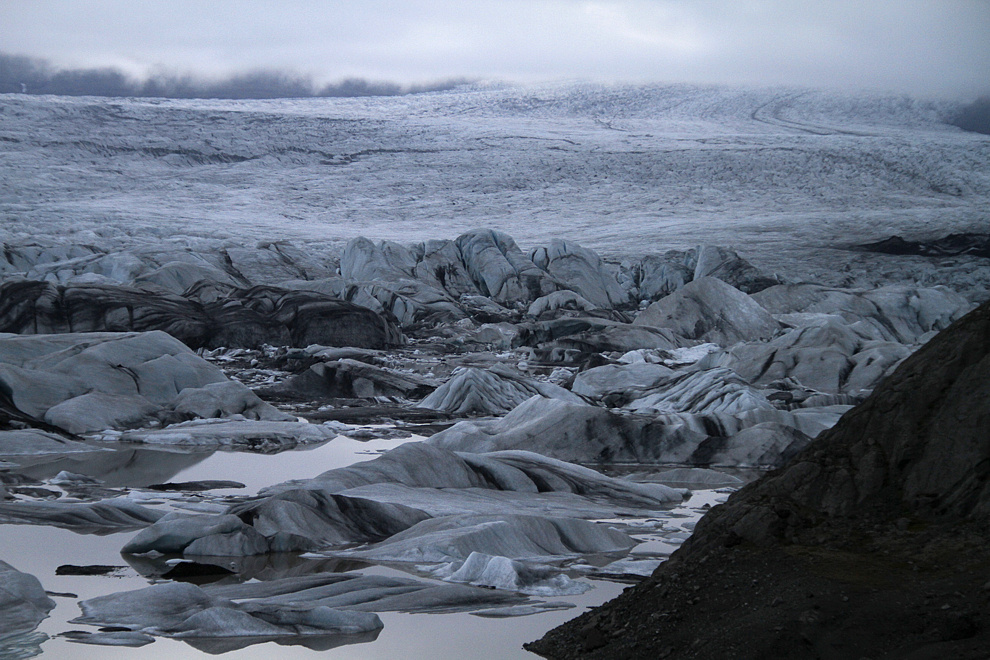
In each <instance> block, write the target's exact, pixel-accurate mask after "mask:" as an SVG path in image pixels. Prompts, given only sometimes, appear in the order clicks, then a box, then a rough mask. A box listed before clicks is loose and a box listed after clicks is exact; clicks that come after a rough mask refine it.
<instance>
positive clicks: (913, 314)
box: [753, 283, 973, 344]
mask: <svg viewBox="0 0 990 660" xmlns="http://www.w3.org/2000/svg"><path fill="white" fill-rule="evenodd" d="M753 298H754V299H755V300H756V302H758V303H759V304H760V305H761V306H763V307H764V308H765V309H766V310H767V311H769V312H770V313H771V314H794V313H816V314H836V315H838V316H841V317H842V319H843V320H844V321H845V322H846V323H847V324H855V323H862V324H864V325H866V326H869V327H870V328H871V329H872V330H873V331H875V332H876V333H877V334H876V335H875V337H874V338H875V339H884V340H887V341H896V342H900V343H906V344H910V343H914V342H916V341H918V340H919V339H921V338H922V337H923V336H924V335H926V334H927V333H930V332H937V331H939V330H943V329H945V328H947V327H948V326H949V324H950V323H952V322H953V321H954V320H956V319H958V318H959V317H961V316H962V315H963V314H965V313H966V312H968V311H969V310H970V309H972V307H973V306H972V305H971V304H970V303H969V302H968V301H967V300H966V299H965V298H963V297H962V296H960V295H959V294H957V293H954V292H953V291H950V290H949V289H946V288H945V287H934V288H922V287H913V286H885V287H880V288H877V289H869V290H862V289H836V288H833V287H826V286H821V285H818V284H808V283H802V284H781V285H779V286H774V287H770V288H768V289H764V290H763V291H760V292H759V293H756V294H754V295H753Z"/></svg>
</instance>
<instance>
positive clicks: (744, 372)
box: [699, 314, 911, 394]
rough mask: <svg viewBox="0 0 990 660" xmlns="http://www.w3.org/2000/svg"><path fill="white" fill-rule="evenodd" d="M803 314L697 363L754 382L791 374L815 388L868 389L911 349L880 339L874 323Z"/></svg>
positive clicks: (855, 391)
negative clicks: (765, 336)
mask: <svg viewBox="0 0 990 660" xmlns="http://www.w3.org/2000/svg"><path fill="white" fill-rule="evenodd" d="M783 316H786V315H783ZM793 316H794V315H791V318H789V319H788V320H790V321H793ZM806 316H807V317H811V318H804V319H801V321H802V322H803V323H806V325H802V326H801V327H797V328H794V329H792V330H790V331H788V332H786V333H784V334H782V335H780V336H779V337H775V338H774V339H772V340H770V341H768V342H745V343H740V344H736V345H735V346H732V347H730V348H728V349H726V350H725V351H721V352H713V353H710V354H709V355H707V356H706V357H705V358H703V359H702V360H701V361H700V362H699V367H704V368H713V367H728V368H729V369H732V370H733V371H735V372H736V373H738V374H739V375H740V376H741V377H742V378H744V379H745V380H746V381H748V382H750V383H753V384H770V383H773V382H775V381H783V380H785V379H789V380H790V381H791V382H794V383H798V384H800V385H801V386H803V387H807V388H811V389H812V390H815V391H817V392H825V393H830V394H839V393H853V394H859V393H864V392H866V393H868V392H869V391H870V390H872V389H873V388H874V387H875V386H876V384H877V383H878V382H880V380H881V379H882V378H883V377H884V376H885V375H886V374H888V373H890V371H891V370H892V369H893V368H894V367H895V366H897V364H899V363H900V361H901V360H903V359H904V358H905V357H907V356H908V355H910V353H911V349H910V348H909V347H908V346H906V345H904V344H901V343H898V342H893V341H885V340H883V339H880V338H879V337H880V335H881V333H880V332H879V331H877V330H876V328H875V327H874V326H871V325H866V324H864V323H854V324H848V323H845V322H844V321H843V320H842V318H841V317H839V316H837V315H831V314H817V315H816V314H807V315H806Z"/></svg>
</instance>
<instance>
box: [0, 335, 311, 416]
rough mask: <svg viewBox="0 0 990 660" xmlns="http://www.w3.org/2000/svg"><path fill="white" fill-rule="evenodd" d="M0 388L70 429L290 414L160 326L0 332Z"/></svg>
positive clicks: (21, 405)
mask: <svg viewBox="0 0 990 660" xmlns="http://www.w3.org/2000/svg"><path fill="white" fill-rule="evenodd" d="M0 388H2V391H3V392H4V393H5V395H6V397H8V398H9V400H10V403H11V404H12V405H13V406H14V407H16V409H17V410H18V411H19V412H21V413H23V414H24V415H25V416H27V417H29V418H31V419H34V420H38V421H42V422H45V423H47V424H49V425H51V426H54V427H57V428H60V429H62V430H64V431H67V432H69V433H75V434H79V433H85V432H89V431H101V430H104V429H121V428H130V427H135V426H142V425H145V424H147V423H148V422H150V421H156V422H159V421H177V420H182V419H190V418H192V417H197V416H199V417H224V416H227V417H229V416H233V415H239V416H241V417H242V418H243V417H247V418H252V419H259V420H287V419H293V418H292V417H291V416H288V415H286V414H284V413H281V412H279V411H278V410H276V409H275V408H273V407H272V406H270V405H269V404H267V403H264V402H263V401H261V399H259V398H258V397H257V395H255V394H254V393H253V392H251V390H249V389H248V388H247V387H245V386H244V385H242V384H240V383H237V382H234V381H230V380H228V379H227V377H226V376H225V375H224V374H223V372H222V371H220V369H219V368H217V367H215V366H214V365H212V364H210V363H209V362H206V361H205V360H203V359H202V358H200V357H198V356H197V355H196V354H195V353H193V352H192V351H191V350H190V349H189V348H188V347H187V346H185V345H184V344H182V342H180V341H178V340H177V339H175V338H173V337H171V336H170V335H168V334H166V333H164V332H158V331H155V332H147V333H68V334H60V335H0Z"/></svg>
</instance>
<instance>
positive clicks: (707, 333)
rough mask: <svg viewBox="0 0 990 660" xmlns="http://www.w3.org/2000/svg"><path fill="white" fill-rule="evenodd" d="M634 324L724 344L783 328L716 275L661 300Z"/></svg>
mask: <svg viewBox="0 0 990 660" xmlns="http://www.w3.org/2000/svg"><path fill="white" fill-rule="evenodd" d="M634 324H635V325H645V326H653V327H657V328H667V329H669V330H671V331H673V332H674V333H676V334H678V335H680V336H682V337H686V338H688V339H698V340H701V341H706V342H714V343H716V344H721V345H731V344H734V343H736V342H740V341H756V340H763V339H770V338H771V337H773V336H774V334H776V333H777V332H778V330H779V329H780V324H779V323H777V321H775V320H774V318H773V317H772V316H770V314H769V313H768V312H767V311H766V310H765V309H763V308H762V307H761V306H760V305H759V304H758V303H757V302H756V301H755V300H754V299H753V298H751V297H750V296H748V295H746V294H745V293H743V292H742V291H740V290H739V289H736V288H734V287H732V286H730V285H728V284H726V283H725V282H723V281H722V280H719V279H716V278H714V277H703V278H701V279H698V280H694V281H692V282H691V283H689V284H686V285H684V286H683V287H682V288H680V289H678V290H677V291H675V292H674V293H672V294H670V295H669V296H666V297H665V298H662V299H660V300H658V301H657V302H655V303H653V304H652V305H650V306H649V307H647V308H646V310H645V311H643V312H642V313H641V314H640V315H639V316H637V317H636V320H635V321H634Z"/></svg>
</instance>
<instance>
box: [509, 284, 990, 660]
mask: <svg viewBox="0 0 990 660" xmlns="http://www.w3.org/2000/svg"><path fill="white" fill-rule="evenodd" d="M988 402H990V303H985V304H983V305H982V306H981V307H979V308H978V309H976V310H974V311H973V312H971V313H970V314H968V315H967V316H965V317H963V318H962V319H960V320H959V321H957V322H956V323H954V324H953V325H951V326H950V327H949V328H947V329H946V330H944V331H943V332H942V333H940V334H939V335H938V336H937V337H935V338H934V339H932V340H931V341H930V342H929V343H928V344H927V345H925V346H924V347H923V348H921V349H920V350H919V351H918V352H917V353H915V354H914V355H913V356H911V357H910V358H908V359H907V360H906V361H905V362H904V363H903V364H902V365H901V366H900V367H899V368H898V369H897V370H896V371H895V372H894V373H893V374H892V375H891V376H890V377H889V378H888V379H887V380H886V381H885V382H884V383H883V384H882V385H881V386H880V387H878V388H877V389H876V390H875V392H874V393H873V394H872V395H871V396H870V397H869V398H868V399H867V400H866V401H864V402H863V403H862V404H861V405H859V406H857V407H856V408H854V409H853V410H851V411H850V412H849V413H847V414H846V415H845V416H844V417H843V418H842V419H841V420H840V422H839V423H838V424H837V425H836V426H834V427H833V428H832V429H830V430H828V431H826V432H824V433H823V434H821V436H819V438H818V439H817V441H816V442H815V443H813V444H812V445H811V446H810V447H809V448H808V449H807V450H805V451H804V452H802V453H801V454H799V455H798V456H797V457H796V458H795V459H794V460H793V461H792V462H791V463H790V464H789V465H788V466H787V467H785V468H782V469H780V470H777V471H775V472H772V473H770V474H768V475H766V476H765V477H763V478H762V479H760V480H758V481H756V482H754V483H753V484H750V485H749V486H747V487H745V488H743V489H742V490H740V491H739V492H738V493H736V494H735V495H733V496H732V497H731V498H730V499H729V501H728V502H727V503H726V504H725V505H723V506H720V507H717V508H716V509H714V510H712V512H711V513H710V514H709V515H707V516H705V518H703V519H702V521H701V522H700V523H699V525H698V527H697V529H696V532H695V534H694V535H693V536H692V537H691V539H689V540H688V542H686V543H685V544H684V546H683V547H682V548H681V549H680V550H678V551H677V552H676V553H674V555H673V556H672V557H671V559H670V561H668V562H667V563H665V564H663V565H661V566H660V567H659V568H658V570H657V571H656V572H655V573H654V574H653V576H652V577H651V578H649V579H648V580H646V581H645V582H643V583H641V584H639V585H637V586H636V587H634V588H631V589H629V590H627V591H626V592H625V593H623V594H622V595H621V596H620V597H619V598H617V599H615V600H614V601H612V602H610V603H606V604H605V605H604V606H602V607H600V608H598V609H596V610H593V611H591V612H589V613H586V614H584V615H582V616H581V617H579V618H577V619H575V620H573V621H571V622H569V623H568V624H565V625H564V626H562V627H560V628H557V629H555V630H553V631H551V632H550V633H548V634H547V635H546V636H545V637H544V638H543V639H541V640H539V641H538V642H534V643H532V644H530V645H528V646H527V648H529V649H530V650H532V651H535V652H537V653H539V654H541V655H543V656H545V657H547V658H555V659H560V658H575V657H582V658H668V657H669V658H719V659H721V658H836V659H838V658H864V657H865V658H873V659H878V658H905V659H907V658H910V659H916V660H920V659H923V658H950V657H951V658H986V657H987V656H988V653H990V614H988V612H990V608H988V605H990V581H988V580H990V549H988V544H987V540H988V520H990V404H988Z"/></svg>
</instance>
